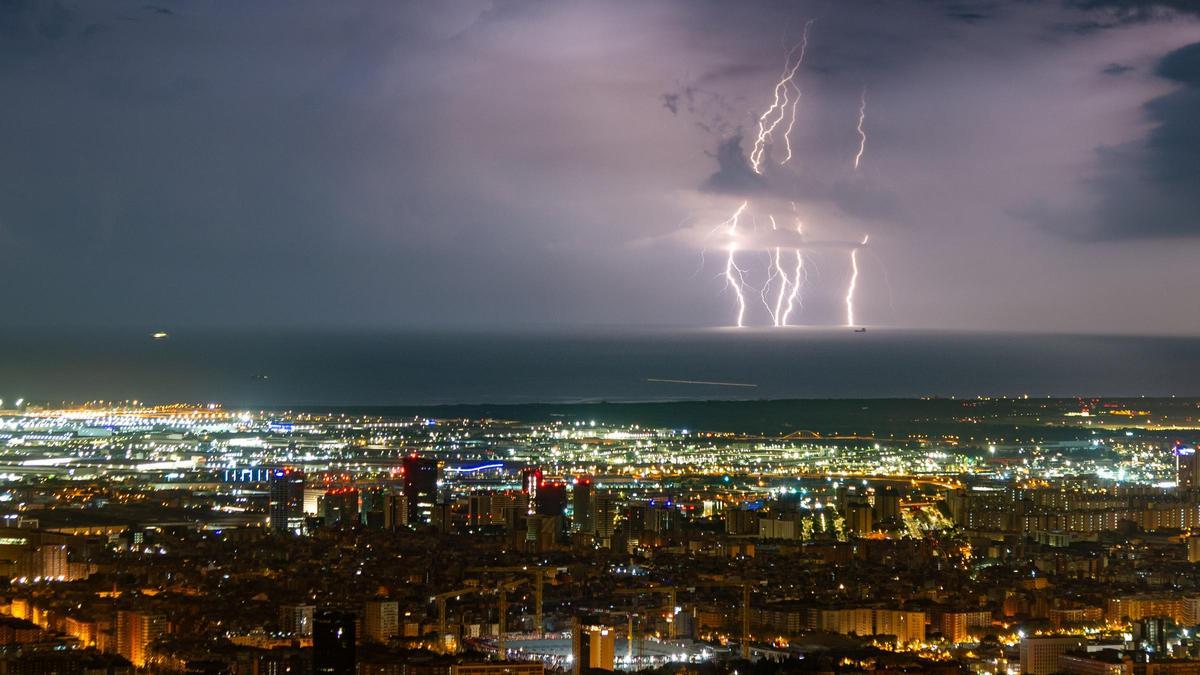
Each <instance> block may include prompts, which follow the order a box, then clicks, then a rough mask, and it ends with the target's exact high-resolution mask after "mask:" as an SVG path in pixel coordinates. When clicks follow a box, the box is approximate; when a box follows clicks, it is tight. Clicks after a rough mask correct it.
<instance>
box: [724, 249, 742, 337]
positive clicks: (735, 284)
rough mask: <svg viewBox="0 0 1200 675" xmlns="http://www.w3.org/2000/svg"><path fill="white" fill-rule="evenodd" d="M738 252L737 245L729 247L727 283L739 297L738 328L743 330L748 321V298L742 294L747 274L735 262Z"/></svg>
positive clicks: (726, 272) (726, 271)
mask: <svg viewBox="0 0 1200 675" xmlns="http://www.w3.org/2000/svg"><path fill="white" fill-rule="evenodd" d="M736 250H737V245H736V244H730V245H729V258H728V260H726V262H725V283H726V284H727V285H729V286H730V287H731V288H733V292H734V294H735V295H736V296H737V304H738V312H737V327H738V328H741V327H742V326H743V325H745V319H746V297H745V295H743V293H742V287H743V286H745V285H746V279H745V276H744V274H745V272H744V271H743V270H742V268H740V267H738V266H737V263H736V262H734V260H733V253H734V251H736Z"/></svg>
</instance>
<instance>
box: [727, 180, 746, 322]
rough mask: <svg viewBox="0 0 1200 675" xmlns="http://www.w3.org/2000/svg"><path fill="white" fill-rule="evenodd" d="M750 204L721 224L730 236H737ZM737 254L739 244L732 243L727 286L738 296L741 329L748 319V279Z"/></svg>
mask: <svg viewBox="0 0 1200 675" xmlns="http://www.w3.org/2000/svg"><path fill="white" fill-rule="evenodd" d="M749 203H750V202H748V201H746V202H742V205H741V206H739V207H738V208H737V211H734V212H733V215H732V216H730V217H729V219H728V220H726V221H725V222H723V223H721V225H726V226H728V227H729V234H730V236H736V235H737V226H738V219H739V218H741V217H742V212H743V211H745V210H746V206H747V205H748V204H749ZM736 252H737V243H736V242H731V243H730V244H729V257H728V258H727V259H726V260H725V285H726V286H728V287H730V288H732V289H733V293H734V295H736V296H737V305H738V312H737V327H738V328H741V327H742V326H743V325H745V319H746V296H745V293H744V291H743V288H744V287H745V286H746V277H745V272H744V271H743V270H742V268H740V267H738V266H737V262H736V261H735V260H734V253H736Z"/></svg>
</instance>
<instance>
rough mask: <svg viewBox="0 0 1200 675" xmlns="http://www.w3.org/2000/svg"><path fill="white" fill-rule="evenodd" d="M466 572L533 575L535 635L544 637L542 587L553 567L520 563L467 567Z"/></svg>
mask: <svg viewBox="0 0 1200 675" xmlns="http://www.w3.org/2000/svg"><path fill="white" fill-rule="evenodd" d="M467 571H468V572H495V573H500V574H530V575H533V595H534V614H535V617H536V618H535V620H536V621H537V635H538V637H539V638H541V637H544V635H545V633H544V629H543V623H542V588H543V586H544V585H545V582H546V577H552V576H554V569H552V568H546V567H542V566H541V565H522V566H512V567H468V568H467Z"/></svg>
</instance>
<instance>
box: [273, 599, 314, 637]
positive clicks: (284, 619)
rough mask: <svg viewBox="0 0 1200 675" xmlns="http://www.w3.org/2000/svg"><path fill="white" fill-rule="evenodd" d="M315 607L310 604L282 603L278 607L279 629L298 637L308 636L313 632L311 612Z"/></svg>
mask: <svg viewBox="0 0 1200 675" xmlns="http://www.w3.org/2000/svg"><path fill="white" fill-rule="evenodd" d="M316 609H317V608H316V607H314V606H312V605H283V606H281V607H280V608H279V629H280V630H282V631H283V632H285V633H291V634H292V635H296V636H299V637H309V636H311V635H312V633H313V614H314V613H315V612H316Z"/></svg>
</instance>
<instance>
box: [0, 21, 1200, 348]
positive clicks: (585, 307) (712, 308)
mask: <svg viewBox="0 0 1200 675" xmlns="http://www.w3.org/2000/svg"><path fill="white" fill-rule="evenodd" d="M810 19H811V20H814V21H813V23H812V25H811V28H810V34H809V35H810V39H809V44H808V51H807V58H806V61H805V63H804V64H803V66H802V67H801V68H800V69H799V70H798V73H797V75H796V79H797V82H798V84H799V85H800V87H801V88H802V90H803V97H802V98H801V100H800V103H799V106H798V108H797V110H798V113H797V114H798V117H797V124H796V127H795V130H794V133H793V136H792V144H793V148H794V152H795V159H794V160H793V161H792V163H791V164H789V165H787V166H786V167H780V166H778V164H777V163H776V164H775V165H773V166H774V168H772V170H771V171H769V172H767V173H766V174H765V175H763V176H759V175H757V174H753V173H752V172H750V170H749V167H748V162H747V154H748V152H749V150H750V147H751V145H752V140H753V135H754V133H755V128H756V124H757V117H758V115H759V114H760V113H761V112H762V111H763V110H764V108H765V106H767V105H768V104H769V103H770V101H771V90H772V87H773V86H774V84H775V81H776V80H777V79H778V78H779V74H780V70H781V68H782V66H783V64H784V59H785V55H786V53H787V51H788V49H789V47H791V46H793V45H794V44H795V43H796V41H797V40H798V39H799V38H800V36H801V34H802V31H803V27H804V25H805V23H806V21H808V20H810ZM864 87H865V88H866V91H867V101H868V107H867V111H866V121H865V129H866V131H867V134H868V136H869V140H868V143H867V146H866V152H865V156H864V159H863V164H862V167H861V169H860V170H859V171H854V170H853V169H852V166H851V161H852V159H853V156H854V153H855V151H856V150H857V147H858V141H859V137H858V134H857V132H856V129H855V124H856V122H857V116H858V108H859V104H860V95H861V93H862V91H863V89H864ZM0 92H2V98H0V100H2V102H3V103H2V105H0V288H2V289H3V291H2V295H0V297H2V298H3V299H4V307H5V313H4V314H5V316H4V323H5V325H8V326H10V327H11V326H18V327H20V326H25V327H45V326H87V325H106V326H118V327H119V326H128V327H143V326H151V327H155V328H158V327H163V328H168V329H172V330H173V329H175V327H177V326H215V327H220V326H280V325H286V326H305V327H339V328H346V327H349V328H355V327H399V328H404V327H451V328H453V327H473V328H479V327H485V328H487V327H497V328H506V329H507V328H519V327H539V326H544V327H556V326H557V327H582V326H593V325H604V326H630V327H644V326H662V325H671V326H716V325H723V324H728V323H729V321H730V318H731V312H732V299H731V297H730V293H729V291H728V290H727V289H723V283H722V279H721V278H720V277H719V275H720V273H721V271H722V259H721V255H719V254H714V252H713V250H711V248H712V242H709V241H706V239H705V237H706V236H707V235H708V233H710V232H711V231H712V228H713V227H714V226H716V225H717V224H718V223H720V222H721V221H722V220H724V219H725V218H727V217H728V216H729V214H730V213H731V211H732V210H733V209H735V208H736V207H737V205H738V204H740V203H741V202H742V201H746V200H752V201H753V202H754V203H755V204H756V205H772V206H771V207H770V208H779V209H785V208H790V204H791V203H792V202H794V203H795V204H796V207H795V213H797V214H799V217H801V218H802V220H803V222H804V227H805V229H806V232H807V233H811V236H812V237H814V238H816V239H822V240H831V241H833V240H858V239H861V237H862V236H863V235H865V234H869V235H870V237H871V245H870V246H869V247H868V248H865V249H863V250H862V251H861V252H860V253H861V255H860V257H859V263H860V266H861V278H860V280H859V296H858V307H857V313H858V315H859V316H860V317H861V319H862V322H863V323H867V324H872V325H893V326H901V327H913V328H930V329H980V330H1031V331H1080V332H1095V333H1109V332H1132V333H1186V334H1200V311H1198V310H1200V306H1198V305H1200V302H1198V301H1197V297H1198V295H1197V292H1196V290H1195V281H1194V277H1195V275H1196V260H1197V257H1198V255H1200V122H1197V120H1200V2H1194V1H1190V0H1176V1H1175V2H1161V3H1151V2H1118V1H1112V2H1106V1H1103V0H1075V1H1066V2H1064V1H1046V2H1036V1H1022V2H1003V1H1000V0H980V1H978V2H972V1H969V0H963V1H958V2H952V1H944V2H937V1H933V0H921V1H918V0H888V1H886V2H883V1H879V2H867V1H862V2H859V1H854V2H850V1H846V0H842V1H836V2H834V1H830V0H825V1H821V2H731V1H730V2H726V1H722V2H705V1H701V0H674V1H670V0H663V1H656V2H644V1H632V0H631V1H628V2H617V1H614V2H596V1H593V2H583V1H577V2H499V1H498V2H479V3H472V2H465V1H463V2H457V1H456V2H433V1H429V2H392V1H387V2H377V3H367V2H325V1H322V2H307V1H304V0H287V1H280V2H269V1H256V2H179V3H174V2H155V4H147V3H146V2H144V1H138V2H93V1H90V0H81V1H79V2H73V1H72V2H68V1H66V0H63V1H61V2H55V1H49V0H47V1H41V2H39V1H35V0H29V1H27V0H0ZM772 152H774V153H775V154H774V155H773V156H774V157H775V158H776V159H778V148H775V149H774V150H772ZM785 205H786V206H785ZM763 208H766V207H765V206H764V207H763ZM765 213H766V212H765V211H761V212H759V213H758V214H757V216H756V224H757V226H759V227H762V226H763V224H764V221H763V218H764V216H765ZM705 248H709V249H710V250H708V251H707V252H706V253H704V255H703V256H702V249H705ZM718 253H719V252H718ZM756 255H757V256H758V257H759V258H762V257H763V256H764V255H765V253H762V252H748V253H746V260H747V264H748V265H750V264H751V262H752V261H753V260H754V256H756ZM811 263H812V264H811V266H810V270H811V276H810V282H809V285H808V286H807V287H806V289H805V297H804V301H805V304H804V307H803V310H802V311H801V312H800V314H799V323H809V324H815V325H829V324H837V323H839V322H840V321H841V320H842V313H841V312H842V305H841V303H842V294H843V293H844V291H845V282H846V278H847V275H848V269H847V266H846V261H845V256H844V255H843V252H841V251H836V250H830V251H827V252H816V251H815V252H813V254H812V261H811ZM754 264H756V265H758V264H757V263H754ZM758 267H762V265H758ZM755 271H756V272H757V269H756V270H755ZM758 281H761V278H758V279H757V280H756V279H754V278H751V282H755V283H756V282H758ZM755 301H757V298H755ZM758 309H759V310H761V309H762V305H761V304H759V305H758ZM756 320H757V321H758V322H759V323H761V322H762V320H763V317H762V315H761V311H760V312H759V316H757V317H756Z"/></svg>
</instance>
